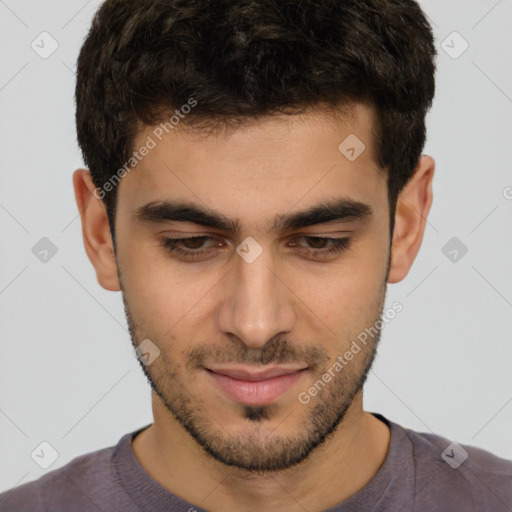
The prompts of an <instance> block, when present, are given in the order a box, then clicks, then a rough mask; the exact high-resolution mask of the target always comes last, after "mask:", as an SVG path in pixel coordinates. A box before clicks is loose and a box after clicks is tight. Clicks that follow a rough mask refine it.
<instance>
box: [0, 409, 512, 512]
mask: <svg viewBox="0 0 512 512" xmlns="http://www.w3.org/2000/svg"><path fill="white" fill-rule="evenodd" d="M372 414H374V416H375V417H377V418H378V419H380V420H381V421H383V422H385V423H386V424H387V425H388V427H389V428H390V430H391V443H390V447H389V451H388V455H387V457H386V460H385V461H384V464H383V465H382V466H381V467H380V469H379V471H378V472H377V474H376V475H375V476H374V477H373V479H372V480H371V481H370V482H369V483H368V484H367V485H366V486H365V487H364V488H363V489H361V490H360V491H358V492H357V493H356V494H354V495H352V496H351V497H350V498H348V499H347V500H345V501H343V502H342V503H340V504H338V505H337V506H335V507H333V508H330V509H329V510H328V512H356V511H357V512H367V511H389V512H399V511H403V512H411V511H414V512H462V511H464V512H470V511H472V512H512V461H511V460H505V459H501V458H499V457H496V456H495V455H493V454H492V453H489V452H487V451H485V450H482V449H479V448H474V447H471V446H467V445H459V444H456V443H455V444H452V443H451V441H449V440H448V439H445V438H443V437H440V436H438V435H434V434H426V433H418V432H415V431H413V430H409V429H406V428H403V427H401V426H400V425H398V424H396V423H393V422H391V421H389V420H387V419H386V418H385V417H383V416H382V415H380V414H377V413H372ZM148 426H149V425H147V426H145V427H142V428H140V429H138V430H136V431H134V432H131V433H129V434H126V435H124V436H123V437H122V438H121V439H120V440H119V442H118V444H117V445H116V446H113V447H110V448H104V449H102V450H98V451H95V452H92V453H89V454H86V455H82V456H80V457H77V458H75V459H73V460H72V461H71V462H69V463H68V464H66V465H65V466H63V467H61V468H59V469H56V470H53V471H51V472H49V473H47V474H46V475H44V476H42V477H41V478H39V479H38V480H35V481H33V482H27V483H25V484H23V485H19V486H18V487H15V488H14V489H11V490H9V491H7V492H5V493H3V494H0V511H2V512H43V511H45V512H89V511H91V512H98V511H101V512H113V511H119V512H141V511H144V512H205V510H206V509H204V508H201V507H200V506H199V504H192V503H189V502H187V501H185V500H183V499H181V498H179V497H178V496H176V495H175V494H173V493H171V492H169V491H168V490H166V489H165V488H164V487H162V486H161V485H160V484H159V483H157V482H156V481H155V480H153V479H152V478H151V477H150V476H149V475H148V473H146V471H145V470H144V468H143V467H142V466H141V465H140V464H139V462H138V460H137V459H136V457H135V455H134V453H133V450H132V446H131V441H132V440H133V439H134V437H135V436H136V435H137V434H138V433H139V432H141V431H142V430H144V429H145V428H147V427H148ZM443 452H444V453H443ZM466 455H467V458H466ZM457 466H458V467H457ZM330 478H331V485H333V486H334V485H336V475H335V474H333V475H331V477H330Z"/></svg>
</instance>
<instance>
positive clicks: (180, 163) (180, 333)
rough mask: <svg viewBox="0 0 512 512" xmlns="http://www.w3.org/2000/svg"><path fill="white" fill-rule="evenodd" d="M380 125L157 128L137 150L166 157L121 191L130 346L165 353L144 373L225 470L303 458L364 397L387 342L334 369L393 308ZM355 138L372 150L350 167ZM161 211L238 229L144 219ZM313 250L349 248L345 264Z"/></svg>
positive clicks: (297, 120)
mask: <svg viewBox="0 0 512 512" xmlns="http://www.w3.org/2000/svg"><path fill="white" fill-rule="evenodd" d="M372 124H373V118H372V111H371V110H369V109H368V108H367V107H363V106H360V105H359V106H357V108H356V109H355V110H354V113H353V116H350V117H347V119H346V121H344V122H340V121H336V120H335V119H334V118H333V117H331V116H330V115H328V114H326V113H320V112H318V113H314V114H310V115H309V116H306V115H300V116H293V117H289V116H288V117H279V118H265V119H263V120H261V121H258V122H255V123H252V124H251V125H246V126H243V127H241V128H239V129H237V130H236V131H234V132H229V133H223V132H218V133H212V134H210V135H209V136H206V135H204V134H202V135H201V134H200V133H199V132H193V131H185V130H183V129H180V127H179V126H178V127H177V128H175V129H174V130H173V131H171V132H170V133H169V134H168V135H166V136H165V137H164V138H163V139H162V140H161V141H159V140H158V138H157V137H155V135H154V134H153V133H152V128H147V129H146V130H145V131H144V132H141V133H139V135H138V136H137V138H136V140H135V149H137V148H139V147H141V146H142V145H144V144H145V143H146V142H147V140H148V139H147V137H148V135H149V136H151V137H152V139H153V140H154V141H155V142H156V143H157V144H156V147H154V148H153V149H151V150H150V152H149V154H148V155H147V156H146V157H145V158H144V159H143V160H142V161H141V163H139V164H138V165H137V167H136V168H135V169H134V170H132V171H131V172H130V173H129V174H127V175H126V176H125V177H124V178H123V180H122V181H121V183H120V185H119V188H118V204H117V212H116V239H117V262H118V269H119V275H120V279H121V283H122V290H123V298H124V301H125V307H126V312H127V317H128V322H129V326H130V331H131V335H132V341H133V343H134V345H138V344H139V343H141V342H142V341H143V340H146V339H149V340H151V342H152V343H154V344H155V345H156V346H157V347H158V349H159V350H160V355H159V356H158V357H157V358H156V359H155V360H154V361H153V362H152V363H151V364H150V365H149V366H147V367H146V366H144V365H142V367H143V369H144V371H145V373H146V375H147V376H148V378H149V380H150V382H151V385H152V387H153V390H154V391H155V392H156V393H157V395H158V396H159V398H160V399H161V400H162V402H163V403H164V404H165V406H166V407H167V408H168V410H169V411H171V412H172V414H173V415H174V417H175V418H176V419H177V421H178V422H179V423H180V424H181V425H182V426H183V427H184V428H185V429H186V430H187V431H188V432H189V433H190V434H191V435H192V436H193V437H194V438H195V439H196V441H197V442H198V443H199V444H200V445H201V446H202V447H203V448H204V449H205V450H206V451H207V452H208V453H209V454H210V455H212V456H213V457H214V458H216V459H217V460H219V461H221V462H223V463H225V464H228V465H232V466H237V467H239V468H244V469H250V470H262V471H264V470H277V469H283V468H286V467H289V466H291V465H293V464H296V463H298V462H300V461H302V460H304V459H305V458H306V457H307V456H308V455H309V454H310V453H311V452H312V450H313V449H314V448H315V447H316V446H318V445H320V444H321V443H322V442H323V441H324V440H325V438H326V436H327V435H328V434H329V433H330V432H332V431H333V430H334V429H335V428H336V426H337V425H338V424H339V423H340V422H341V420H342V418H343V415H344V414H345V412H346V411H347V409H348V407H349V406H350V404H351V403H352V401H353V399H354V396H355V395H356V394H357V393H358V391H360V389H361V387H362V384H363V382H364V379H365V377H366V374H367V372H368V370H369V367H370V364H371V362H372V359H373V356H374V353H375V349H376V345H377V342H378V336H375V337H374V338H373V339H369V340H368V343H367V344H366V345H364V344H361V343H359V345H360V347H361V350H360V351H359V352H358V353H356V354H354V356H353V358H352V359H351V360H350V361H349V362H348V364H344V365H343V369H342V370H338V371H334V372H333V368H334V366H335V362H336V360H337V358H338V356H343V354H345V353H346V352H347V350H349V348H350V346H351V344H352V342H353V341H354V340H355V339H356V338H357V336H358V334H360V333H361V332H363V331H364V330H365V328H369V327H373V326H374V325H375V323H376V322H377V321H378V320H379V319H380V317H381V314H382V309H383V305H384V297H385V291H386V280H387V271H388V262H389V260H388V258H389V211H388V203H387V186H386V181H385V179H384V175H383V174H382V171H381V170H379V169H378V168H377V166H376V164H375V163H374V159H373V151H372V148H373V144H374V142H373V141H372V138H371V126H372ZM351 134H355V135H356V136H357V137H358V138H359V139H360V140H361V141H362V142H363V143H364V144H365V145H366V149H365V150H364V151H363V152H362V153H361V154H360V156H358V157H357V158H356V159H355V160H353V161H351V160H352V159H353V158H352V157H353V153H354V152H352V151H351V149H350V147H349V148H345V149H346V151H344V152H343V153H342V152H341V151H340V150H339V149H338V145H339V144H340V143H341V142H342V141H343V140H344V139H345V138H346V137H347V136H349V135H351ZM348 140H349V141H350V140H352V139H348ZM356 150H357V149H356ZM347 156H349V157H351V158H347ZM341 200H346V201H350V202H355V203H361V204H359V207H357V205H356V207H352V208H348V209H345V210H344V212H341V213H342V218H338V219H337V220H331V222H325V221H323V220H322V219H321V217H317V218H316V219H317V220H318V219H320V221H321V223H320V224H318V223H313V224H311V222H310V225H308V226H303V227H297V223H296V224H294V225H291V226H290V225H288V226H283V225H279V224H277V223H278V222H279V221H283V219H285V218H288V217H290V216H292V215H293V214H295V213H297V212H299V211H300V212H302V211H307V210H310V209H312V208H315V207H317V206H319V205H321V204H325V203H328V202H329V203H331V204H334V203H337V202H339V201H341ZM166 201H172V202H178V201H180V202H187V203H189V204H190V205H192V206H195V207H197V208H201V209H207V210H209V211H214V212H216V213H217V214H218V215H222V216H223V218H224V219H225V220H231V221H233V224H234V226H232V227H236V228H237V229H236V230H234V231H231V230H228V229H227V227H228V226H223V227H211V226H205V225H201V224H197V223H193V222H183V221H179V220H165V219H164V218H163V217H165V216H166V215H167V216H170V211H169V209H167V211H166V210H165V208H156V209H155V208H152V209H151V208H148V207H147V205H148V204H149V203H152V205H153V206H155V205H157V204H159V205H160V206H161V205H162V204H163V202H166ZM361 205H366V206H367V208H364V207H362V206H361ZM144 207H146V208H144ZM190 211H191V210H181V215H185V214H186V215H188V214H189V213H190ZM343 213H344V214H352V215H348V216H347V215H345V216H343ZM138 214H141V215H138ZM181 218H182V219H183V218H184V217H183V216H182V217H181ZM196 220H197V219H196ZM310 221H311V219H310ZM275 224H277V226H275ZM299 226H300V225H299ZM273 227H275V229H272V228H273ZM190 237H201V238H198V239H197V240H188V241H185V242H180V243H178V244H177V245H176V252H171V247H172V246H171V245H167V246H166V245H165V244H164V243H163V242H165V240H166V239H168V238H190ZM248 237H251V238H248ZM316 237H328V238H333V239H338V240H339V239H347V242H343V243H345V244H346V243H348V245H341V246H340V248H339V250H337V251H336V250H333V249H335V248H336V245H335V243H333V242H326V241H325V240H324V241H322V240H321V239H318V238H316ZM343 243H342V244H343ZM237 248H238V251H237ZM178 251H180V252H178ZM256 256H257V257H256ZM337 368H339V366H338V367H337ZM267 369H270V370H271V373H269V374H263V373H261V372H263V371H264V370H267ZM329 369H331V378H330V379H325V380H328V382H327V383H326V384H325V380H324V384H325V386H323V385H322V386H321V385H318V384H317V389H319V388H320V389H321V391H319V392H318V393H317V394H316V395H315V394H314V393H308V396H309V397H310V400H309V401H308V400H305V399H304V396H305V395H304V393H305V392H306V393H307V392H308V390H309V389H310V388H311V387H312V386H314V385H315V383H316V382H317V381H318V380H319V379H320V380H322V375H324V374H325V373H326V372H328V371H329ZM283 374H287V375H283ZM333 374H334V376H332V375H333ZM274 375H277V376H274ZM251 379H252V381H251V382H247V381H248V380H251ZM301 393H302V395H301ZM299 396H302V397H303V398H302V400H300V399H299ZM306 402H307V403H306Z"/></svg>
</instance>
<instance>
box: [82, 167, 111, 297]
mask: <svg viewBox="0 0 512 512" xmlns="http://www.w3.org/2000/svg"><path fill="white" fill-rule="evenodd" d="M73 187H74V189H75V199H76V204H77V206H78V211H79V212H80V219H81V221H82V236H83V239H84V247H85V252H86V253H87V256H88V257H89V260H90V261H91V263H92V265H93V267H94V269H95V270H96V278H97V279H98V283H99V284H100V285H101V286H102V287H103V288H105V289H106V290H110V291H113V292H115V291H119V290H120V289H121V286H120V283H119V276H118V274H117V265H116V257H115V254H114V244H113V242H112V236H111V234H110V229H109V223H108V217H107V209H106V207H105V204H104V203H103V201H102V200H101V198H100V195H99V194H98V193H97V192H96V186H95V185H94V183H93V181H92V178H91V174H90V172H89V171H88V170H87V169H77V170H76V171H75V172H74V173H73ZM95 192H96V193H95Z"/></svg>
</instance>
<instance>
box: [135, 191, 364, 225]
mask: <svg viewBox="0 0 512 512" xmlns="http://www.w3.org/2000/svg"><path fill="white" fill-rule="evenodd" d="M372 214H373V210H372V208H371V207H370V205H368V204H364V203H361V202H359V201H354V200H351V199H347V198H341V199H331V200H326V201H322V202H320V203H319V204H316V205H313V206H311V207H309V208H307V209H306V210H303V211H298V212H293V213H290V214H285V215H278V216H276V218H275V219H274V224H273V225H272V226H271V228H270V229H269V231H268V232H282V231H287V230H290V229H300V228H305V227H308V226H313V225H315V224H324V223H327V222H349V221H354V220H363V219H366V218H368V217H370V216H371V215H372ZM135 218H136V219H137V220H138V221H140V222H148V223H153V222H154V223H158V222H169V221H175V222H191V223H193V224H199V225H201V226H206V227H209V228H214V229H219V230H221V231H226V232H228V233H232V234H236V233H238V232H239V231H240V223H239V221H238V220H234V219H231V218H229V217H226V216H225V215H223V214H222V213H219V212H217V211H215V210H212V209H210V208H208V207H205V206H200V205H196V204H194V203H191V202H188V201H181V200H167V201H152V202H150V203H147V204H145V205H143V206H141V207H139V208H138V209H137V210H136V211H135Z"/></svg>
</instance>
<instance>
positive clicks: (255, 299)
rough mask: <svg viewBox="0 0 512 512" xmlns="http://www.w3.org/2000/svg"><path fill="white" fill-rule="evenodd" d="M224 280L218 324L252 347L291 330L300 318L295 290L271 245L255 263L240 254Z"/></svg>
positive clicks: (220, 328)
mask: <svg viewBox="0 0 512 512" xmlns="http://www.w3.org/2000/svg"><path fill="white" fill-rule="evenodd" d="M234 266H235V267H234V268H233V269H232V271H231V272H229V274H228V276H227V278H228V280H227V282H224V291H225V292H224V293H225V295H224V300H223V301H222V304H221V306H220V309H219V311H218V315H217V321H218V328H219V330H220V331H221V332H223V333H224V334H227V335H229V334H231V335H232V336H236V337H237V338H238V339H239V340H240V341H241V342H242V343H244V344H245V345H246V346H247V347H248V348H253V349H259V348H262V347H263V346H264V345H265V344H266V343H267V342H268V341H270V340H271V339H272V338H274V337H275V336H276V335H283V334H288V333H290V332H291V331H292V330H293V328H294V325H295V322H296V314H295V308H294V294H293V293H292V291H291V289H290V288H291V287H290V286H289V283H288V286H287V283H286V282H285V279H284V276H282V275H280V273H279V271H278V270H276V269H275V268H274V267H275V265H274V261H273V255H272V252H271V250H270V249H269V248H266V249H264V250H263V252H262V253H261V254H260V256H258V258H256V259H255V260H254V261H252V262H251V263H248V262H247V261H246V260H244V259H243V258H242V257H239V256H238V254H237V255H236V256H235V262H234Z"/></svg>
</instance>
